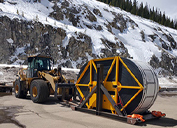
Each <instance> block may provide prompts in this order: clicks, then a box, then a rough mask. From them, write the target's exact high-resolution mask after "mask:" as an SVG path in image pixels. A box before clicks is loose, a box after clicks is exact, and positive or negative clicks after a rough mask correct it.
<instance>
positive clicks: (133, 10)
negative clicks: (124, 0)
mask: <svg viewBox="0 0 177 128" xmlns="http://www.w3.org/2000/svg"><path fill="white" fill-rule="evenodd" d="M136 7H137V1H136V0H134V1H133V8H132V10H131V13H132V14H136V11H137V8H136Z"/></svg>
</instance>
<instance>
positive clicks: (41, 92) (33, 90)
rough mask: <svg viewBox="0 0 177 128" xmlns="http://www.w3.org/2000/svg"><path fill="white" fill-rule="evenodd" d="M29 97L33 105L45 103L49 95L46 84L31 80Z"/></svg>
mask: <svg viewBox="0 0 177 128" xmlns="http://www.w3.org/2000/svg"><path fill="white" fill-rule="evenodd" d="M30 95H31V100H32V101H33V102H34V103H42V102H45V101H46V100H47V98H48V95H49V89H48V86H47V83H46V82H45V81H44V80H39V79H38V80H33V81H32V82H31V86H30Z"/></svg>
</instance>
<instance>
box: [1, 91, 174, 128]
mask: <svg viewBox="0 0 177 128" xmlns="http://www.w3.org/2000/svg"><path fill="white" fill-rule="evenodd" d="M176 103H177V96H172V97H169V96H162V95H160V96H158V97H157V100H156V102H155V104H154V105H153V106H152V108H151V109H150V110H151V111H152V110H159V111H162V112H164V113H166V117H165V118H161V119H157V120H152V121H147V122H144V123H141V124H139V125H130V124H127V123H126V122H121V121H119V120H113V119H109V118H105V117H99V116H96V115H92V114H86V113H82V112H78V111H72V110H71V108H70V107H66V106H63V105H62V104H60V103H59V102H58V100H56V99H54V98H53V97H50V98H49V99H48V101H47V102H46V103H44V104H35V103H33V102H32V101H31V100H30V98H27V99H17V98H15V96H14V94H12V95H9V96H3V97H0V128H12V127H13V128H15V127H21V128H25V127H28V128H32V127H33V128H39V127H42V128H49V127H60V128H118V127H119V128H125V127H127V128H129V127H131V128H132V127H133V128H134V127H135V128H138V127H142V126H143V127H147V128H159V127H173V128H177V105H176Z"/></svg>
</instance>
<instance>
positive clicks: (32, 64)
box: [27, 56, 53, 78]
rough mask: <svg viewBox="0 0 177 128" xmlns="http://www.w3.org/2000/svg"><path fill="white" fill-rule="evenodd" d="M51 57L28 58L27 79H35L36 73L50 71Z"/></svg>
mask: <svg viewBox="0 0 177 128" xmlns="http://www.w3.org/2000/svg"><path fill="white" fill-rule="evenodd" d="M52 60H53V59H52V58H51V57H46V56H30V57H28V73H27V78H33V77H37V72H38V71H50V70H51V67H52V62H53V61H52Z"/></svg>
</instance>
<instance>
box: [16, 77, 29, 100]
mask: <svg viewBox="0 0 177 128" xmlns="http://www.w3.org/2000/svg"><path fill="white" fill-rule="evenodd" d="M22 86H23V85H22V84H21V83H20V78H19V79H16V81H15V85H14V92H15V97H16V98H26V95H27V93H26V92H25V90H23V89H22Z"/></svg>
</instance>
